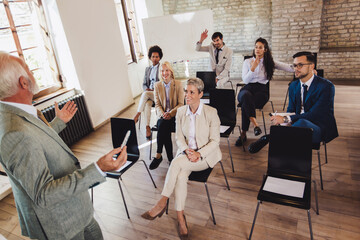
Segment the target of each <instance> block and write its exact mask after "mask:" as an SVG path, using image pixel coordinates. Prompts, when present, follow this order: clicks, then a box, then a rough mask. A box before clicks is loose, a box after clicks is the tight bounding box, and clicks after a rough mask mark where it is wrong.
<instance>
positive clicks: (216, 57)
mask: <svg viewBox="0 0 360 240" xmlns="http://www.w3.org/2000/svg"><path fill="white" fill-rule="evenodd" d="M220 51H222V49H218V48H217V49H216V55H215V60H216V64H218V63H219V52H220Z"/></svg>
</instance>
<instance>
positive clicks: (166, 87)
mask: <svg viewBox="0 0 360 240" xmlns="http://www.w3.org/2000/svg"><path fill="white" fill-rule="evenodd" d="M171 82H172V80H171V81H170V82H169V83H168V84H166V83H165V82H164V87H165V95H166V106H165V108H166V109H165V111H166V112H168V111H170V110H171V109H170V84H171Z"/></svg>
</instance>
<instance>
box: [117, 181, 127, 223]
mask: <svg viewBox="0 0 360 240" xmlns="http://www.w3.org/2000/svg"><path fill="white" fill-rule="evenodd" d="M118 184H119V188H120V192H121V196H122V199H123V202H124V206H125V210H126V214H127V217H128V219H130V215H129V211H128V208H127V205H126V201H125V197H124V193H123V190H122V187H121V183H120V180H119V179H118Z"/></svg>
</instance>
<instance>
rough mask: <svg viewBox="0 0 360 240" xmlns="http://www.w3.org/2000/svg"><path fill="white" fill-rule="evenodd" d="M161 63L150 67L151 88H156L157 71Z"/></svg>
mask: <svg viewBox="0 0 360 240" xmlns="http://www.w3.org/2000/svg"><path fill="white" fill-rule="evenodd" d="M159 64H160V63H158V64H156V65H155V66H154V65H153V66H151V67H150V68H151V71H150V76H149V77H150V85H149V88H150V89H154V84H155V82H156V73H157V70H158V68H159Z"/></svg>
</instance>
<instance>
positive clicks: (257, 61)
mask: <svg viewBox="0 0 360 240" xmlns="http://www.w3.org/2000/svg"><path fill="white" fill-rule="evenodd" d="M259 63H260V58H259V57H258V56H256V58H255V60H254V59H252V60H251V63H250V66H251V69H250V70H251V71H252V72H254V71H255V69H256V68H257V66H258V65H259Z"/></svg>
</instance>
